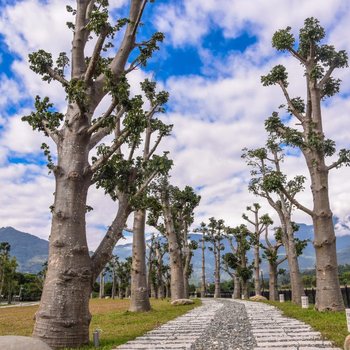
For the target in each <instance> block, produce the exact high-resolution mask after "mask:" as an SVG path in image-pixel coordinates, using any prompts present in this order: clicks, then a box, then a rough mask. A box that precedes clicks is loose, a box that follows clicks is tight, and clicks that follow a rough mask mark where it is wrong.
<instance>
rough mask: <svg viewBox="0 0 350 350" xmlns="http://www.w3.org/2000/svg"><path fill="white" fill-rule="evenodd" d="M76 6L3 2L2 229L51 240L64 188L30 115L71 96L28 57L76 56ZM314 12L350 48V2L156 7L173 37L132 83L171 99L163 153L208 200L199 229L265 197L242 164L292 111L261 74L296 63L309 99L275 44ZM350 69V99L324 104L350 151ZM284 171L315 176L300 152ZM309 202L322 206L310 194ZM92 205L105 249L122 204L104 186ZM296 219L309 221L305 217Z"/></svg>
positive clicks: (349, 188)
mask: <svg viewBox="0 0 350 350" xmlns="http://www.w3.org/2000/svg"><path fill="white" fill-rule="evenodd" d="M66 3H67V4H72V5H73V6H74V1H71V0H69V1H66V2H65V1H62V0H47V1H45V2H43V1H39V0H22V1H14V0H13V1H6V2H4V1H2V3H1V5H0V10H1V11H0V13H1V14H0V69H1V72H0V221H1V223H2V225H4V226H10V225H11V226H14V227H15V228H17V229H20V230H23V231H27V232H30V233H33V234H36V235H39V236H40V237H43V238H47V237H48V233H49V229H50V213H49V209H48V207H49V206H50V205H51V204H52V200H53V197H52V195H51V194H52V193H53V191H54V181H53V178H52V176H51V175H48V174H47V169H46V167H45V164H44V163H45V162H44V158H43V156H42V154H41V150H40V145H41V143H42V142H47V140H45V138H43V137H42V136H40V135H39V134H36V133H34V132H33V131H32V130H31V129H30V128H29V127H28V126H27V125H25V124H24V123H22V122H21V121H20V117H21V116H23V115H25V114H27V113H29V112H30V110H31V107H32V103H33V99H34V96H35V95H37V94H39V95H41V96H45V95H48V96H49V97H50V99H51V100H52V101H53V102H55V105H56V108H57V109H58V110H61V111H63V112H64V109H65V96H64V94H63V92H62V90H61V89H60V87H59V85H58V84H55V83H52V84H51V85H47V84H46V83H44V82H42V81H41V80H40V78H39V77H37V76H35V74H34V73H32V72H31V71H30V70H29V69H28V62H27V56H28V53H30V52H31V51H34V50H37V49H39V48H43V49H45V50H47V51H51V52H52V53H53V55H54V56H55V55H57V54H58V53H59V52H61V51H69V45H70V41H71V33H70V32H69V30H68V29H67V28H66V27H65V22H66V21H67V20H70V18H69V15H68V14H67V13H66V11H65V4H66ZM110 3H111V6H112V7H113V16H116V15H117V14H120V15H121V16H123V15H125V13H126V11H127V4H128V1H127V0H111V1H110ZM308 16H315V17H317V18H319V19H320V21H321V24H322V25H323V26H324V27H325V28H326V30H327V31H328V37H327V40H329V42H330V43H332V44H334V45H335V46H336V48H338V49H346V50H348V52H350V40H348V38H347V36H346V35H344V33H348V32H349V31H350V20H349V19H350V18H349V17H350V5H349V4H348V2H345V1H341V0H330V1H323V2H320V1H316V0H309V1H303V0H269V1H266V0H252V1H244V0H206V1H203V0H186V1H184V0H183V1H176V2H174V1H170V0H161V1H160V0H157V1H155V3H154V4H152V5H149V7H148V8H147V11H146V13H145V17H144V26H143V28H142V32H141V33H140V35H141V36H142V37H145V38H146V37H148V36H149V35H150V34H151V33H153V32H155V31H162V32H164V34H165V38H166V39H165V41H164V43H163V44H162V45H161V50H160V51H159V52H157V53H156V54H155V56H154V58H153V59H152V60H151V61H150V62H149V64H148V66H147V67H146V68H145V69H143V70H137V71H135V72H134V73H133V75H132V76H130V81H131V83H132V86H133V89H134V92H135V93H137V92H138V91H139V88H138V83H139V81H141V80H143V79H144V78H145V77H152V78H155V79H156V80H157V81H158V84H159V85H160V86H161V87H162V88H165V89H166V90H168V91H169V92H170V101H169V103H168V107H167V114H166V115H165V116H164V118H165V119H166V120H167V121H169V122H171V123H173V124H174V125H175V126H174V132H173V135H172V136H171V137H169V138H168V139H167V140H165V142H164V144H163V145H162V149H163V150H169V151H170V152H171V156H172V158H173V159H174V163H175V167H174V169H173V171H172V181H173V182H174V183H175V184H176V185H178V186H181V187H183V186H185V185H190V186H193V187H194V188H196V190H197V191H198V193H199V194H200V195H201V196H202V201H201V204H200V207H199V208H198V210H197V217H196V222H197V223H198V222H200V221H202V220H206V219H207V218H208V217H210V216H215V217H217V218H223V219H225V221H226V222H227V223H228V224H230V225H237V224H239V223H240V222H241V219H240V217H241V213H242V212H243V211H244V210H245V207H246V206H247V205H249V204H251V203H252V202H254V201H260V200H259V199H257V198H255V197H253V196H252V195H251V194H249V193H248V191H247V183H248V180H249V169H247V168H246V166H245V164H244V162H243V161H242V160H241V158H240V155H241V149H242V148H243V147H249V148H252V147H260V146H262V145H263V144H264V139H265V133H264V128H263V123H264V120H265V119H266V117H268V116H269V115H270V113H271V112H272V111H273V110H276V109H277V107H278V106H279V105H280V104H281V103H283V96H282V94H281V93H280V91H279V90H278V89H277V88H273V87H271V88H264V87H262V86H261V84H260V76H261V75H263V74H266V73H267V72H268V71H269V70H270V68H271V67H272V66H274V65H275V64H279V63H282V64H285V65H286V67H287V68H288V70H289V72H290V91H291V94H292V95H293V96H300V95H303V93H304V90H305V88H304V86H303V84H304V81H303V78H302V71H301V68H300V66H299V64H298V63H297V62H295V61H294V60H293V59H292V58H290V57H289V56H287V55H283V54H276V52H274V50H273V49H272V47H271V44H270V41H271V36H272V34H273V33H274V31H276V30H277V29H280V28H284V27H286V26H288V25H290V26H292V28H293V32H294V33H297V31H298V28H299V27H300V26H301V25H302V23H303V21H304V19H305V18H306V17H308ZM349 73H350V72H349V69H344V70H342V71H340V72H337V74H338V76H339V77H341V78H342V80H343V86H342V94H341V95H340V96H338V97H335V98H333V99H332V100H330V101H328V102H327V104H325V106H324V118H325V130H326V134H327V136H328V137H330V138H333V139H334V140H335V141H336V142H337V144H338V145H339V147H341V148H342V147H350V137H349V136H350V135H349V131H348V112H349V107H350V102H349V98H348V96H349V93H350V74H349ZM290 123H291V125H293V123H295V121H294V120H291V121H290ZM284 168H285V170H286V172H287V173H288V174H289V175H290V176H293V175H296V174H300V173H306V169H305V165H304V161H303V159H302V158H301V157H300V154H299V153H298V152H293V151H292V150H290V151H289V152H288V156H287V157H286V161H285V164H284ZM348 177H349V169H348V168H345V169H341V170H339V171H337V173H336V174H335V173H334V175H333V174H332V176H331V178H330V188H331V200H332V210H333V212H334V213H335V214H336V215H337V216H339V217H340V218H341V220H342V222H347V221H348V215H349V214H350V210H349V205H348V198H349V194H350V183H349V182H348V181H346V179H348ZM300 201H302V202H303V203H305V204H306V205H310V202H311V198H310V193H309V190H308V188H307V189H306V191H305V192H304V193H303V194H301V195H300ZM89 205H91V206H93V207H94V211H92V212H91V213H89V214H88V217H87V220H88V226H89V227H88V232H89V243H90V246H91V248H94V247H95V246H96V244H97V242H98V241H99V240H100V238H101V235H102V234H103V228H104V227H106V226H108V225H109V224H110V222H111V220H112V218H113V214H114V213H115V210H116V204H115V203H111V202H110V200H109V199H108V198H107V197H105V196H103V193H101V192H100V191H97V190H95V189H92V190H91V193H90V194H89ZM262 205H263V208H264V210H265V211H269V212H271V210H270V208H269V207H268V206H267V205H266V204H263V202H262ZM271 213H272V212H271ZM275 219H276V220H277V218H275ZM295 219H296V221H299V222H302V221H303V222H307V223H308V222H309V219H308V218H307V217H305V216H304V215H303V214H302V213H299V212H295ZM341 233H342V232H341V230H338V234H341Z"/></svg>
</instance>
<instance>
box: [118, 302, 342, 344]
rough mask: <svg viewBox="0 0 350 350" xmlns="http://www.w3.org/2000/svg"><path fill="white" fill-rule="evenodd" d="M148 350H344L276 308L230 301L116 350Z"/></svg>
mask: <svg viewBox="0 0 350 350" xmlns="http://www.w3.org/2000/svg"><path fill="white" fill-rule="evenodd" d="M243 306H244V308H245V310H244V308H243ZM223 320H227V322H224V323H223ZM226 323H227V326H226ZM218 324H219V326H218ZM242 324H243V326H242ZM242 339H243V341H242ZM244 339H248V340H244ZM147 349H149V350H151V349H155V350H156V349H164V350H166V349H169V350H184V349H189V350H202V349H203V350H204V349H208V350H214V349H215V350H238V349H240V350H241V349H242V350H270V349H271V350H318V349H323V350H340V349H338V348H334V347H332V343H331V342H329V341H325V340H323V339H322V336H321V334H320V333H319V332H315V331H314V330H313V329H312V328H311V327H310V326H308V325H306V324H305V323H303V322H301V321H297V320H295V319H291V318H287V317H285V316H283V315H282V313H281V311H279V310H278V309H276V308H275V307H273V306H270V305H266V304H263V303H256V302H250V301H237V300H235V301H233V300H230V299H216V300H215V299H203V305H202V306H200V307H198V308H196V309H194V310H191V311H190V312H188V313H187V314H185V315H183V316H180V317H178V318H176V319H175V320H173V321H170V322H168V323H166V324H164V325H163V326H160V327H159V328H157V329H155V330H153V331H150V332H148V333H146V334H144V335H143V336H141V337H138V338H136V339H135V340H133V341H129V342H128V343H126V344H123V345H121V346H119V347H118V348H117V349H116V350H147Z"/></svg>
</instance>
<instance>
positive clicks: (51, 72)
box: [46, 67, 69, 86]
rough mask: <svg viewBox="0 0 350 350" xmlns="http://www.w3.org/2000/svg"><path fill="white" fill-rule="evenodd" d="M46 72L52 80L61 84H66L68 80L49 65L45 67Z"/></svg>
mask: <svg viewBox="0 0 350 350" xmlns="http://www.w3.org/2000/svg"><path fill="white" fill-rule="evenodd" d="M46 72H47V74H48V75H49V76H50V77H51V78H52V79H54V80H57V81H58V82H60V83H61V84H62V85H63V86H68V84H69V82H68V80H66V79H65V78H64V77H62V76H61V75H59V74H58V73H57V72H55V71H54V70H53V69H52V68H51V67H47V68H46Z"/></svg>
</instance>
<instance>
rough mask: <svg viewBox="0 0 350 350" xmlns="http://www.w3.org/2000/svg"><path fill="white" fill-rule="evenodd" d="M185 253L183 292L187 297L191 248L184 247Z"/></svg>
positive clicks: (188, 294) (188, 293)
mask: <svg viewBox="0 0 350 350" xmlns="http://www.w3.org/2000/svg"><path fill="white" fill-rule="evenodd" d="M184 253H185V266H184V293H185V298H189V296H190V292H189V282H188V280H189V275H190V272H189V270H190V265H191V250H190V249H189V247H188V246H187V247H186V249H184Z"/></svg>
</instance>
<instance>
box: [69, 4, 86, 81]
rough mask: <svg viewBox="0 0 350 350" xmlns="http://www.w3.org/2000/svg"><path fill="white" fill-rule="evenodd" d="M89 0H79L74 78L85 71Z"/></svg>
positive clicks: (75, 32)
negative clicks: (86, 24) (86, 25)
mask: <svg viewBox="0 0 350 350" xmlns="http://www.w3.org/2000/svg"><path fill="white" fill-rule="evenodd" d="M89 3H90V1H89V0H81V1H77V14H76V16H75V29H74V36H73V43H72V60H71V62H72V78H79V77H80V76H81V75H82V74H83V73H84V71H85V69H86V65H85V55H84V49H85V44H86V40H87V37H86V35H85V31H86V30H85V23H86V10H87V8H88V6H89Z"/></svg>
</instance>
